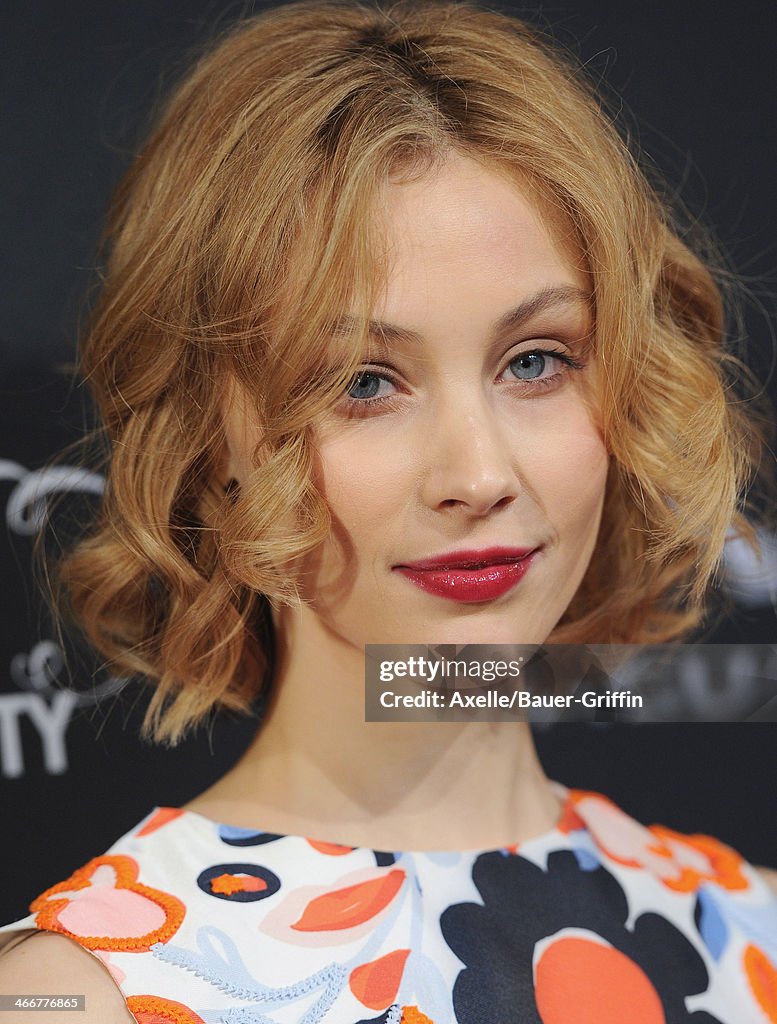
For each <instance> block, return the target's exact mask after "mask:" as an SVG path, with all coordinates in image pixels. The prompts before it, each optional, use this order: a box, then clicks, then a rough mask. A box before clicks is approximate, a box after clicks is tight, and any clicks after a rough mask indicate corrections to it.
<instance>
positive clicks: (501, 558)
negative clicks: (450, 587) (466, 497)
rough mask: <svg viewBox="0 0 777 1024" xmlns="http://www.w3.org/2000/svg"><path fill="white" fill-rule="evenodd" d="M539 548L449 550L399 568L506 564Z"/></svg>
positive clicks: (473, 566)
mask: <svg viewBox="0 0 777 1024" xmlns="http://www.w3.org/2000/svg"><path fill="white" fill-rule="evenodd" d="M536 550H537V548H536V547H534V548H505V547H495V548H482V549H480V550H479V551H448V552H445V553H443V554H440V555H432V557H431V558H422V559H420V560H419V561H417V562H401V563H400V564H399V565H397V566H395V568H397V569H418V570H421V571H423V570H425V569H480V568H483V567H484V566H486V565H505V564H506V563H508V562H518V561H520V559H522V558H526V557H527V556H528V555H530V554H532V552H534V551H536Z"/></svg>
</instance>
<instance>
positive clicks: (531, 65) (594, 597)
mask: <svg viewBox="0 0 777 1024" xmlns="http://www.w3.org/2000/svg"><path fill="white" fill-rule="evenodd" d="M82 361H83V372H84V374H85V376H86V377H87V379H88V380H89V381H90V385H91V387H92V389H93V391H94V394H95V397H96V399H97V402H98V405H99V408H100V412H101V416H102V420H103V424H104V429H105V437H106V439H107V440H108V441H109V442H110V467H109V473H108V485H107V491H106V497H105V502H104V507H103V511H102V518H101V521H100V523H99V524H98V525H97V527H96V528H95V531H94V532H93V535H92V536H91V537H90V538H89V539H87V540H85V541H83V542H82V543H81V544H80V545H79V546H78V547H77V548H76V549H75V551H74V552H73V553H71V554H70V555H69V556H68V558H67V559H66V560H65V562H64V563H63V565H62V566H61V568H60V578H61V581H62V586H63V593H64V594H65V596H66V598H67V600H68V601H69V603H70V605H71V606H72V609H73V611H74V613H75V614H76V616H77V618H78V619H79V620H80V621H81V622H82V624H83V625H84V628H85V629H86V631H87V633H88V635H89V637H90V639H91V640H92V642H93V644H94V645H95V647H96V648H97V649H99V650H100V651H102V652H103V653H104V654H105V656H106V657H107V658H108V659H109V661H110V664H111V667H112V668H113V669H114V670H116V671H120V672H122V673H126V674H131V673H141V674H143V675H146V676H148V677H149V678H151V679H153V680H155V681H156V688H155V691H154V696H153V697H152V700H151V704H150V706H149V711H148V716H147V720H146V726H147V730H148V732H149V733H150V734H152V735H153V736H155V737H156V738H157V739H158V740H163V741H169V742H176V741H177V740H178V739H179V738H180V737H181V735H182V734H183V733H184V732H185V731H186V729H187V728H189V727H190V726H192V725H193V724H195V723H197V722H198V721H200V720H202V719H203V718H204V717H205V716H206V715H207V714H208V713H209V712H210V711H211V710H212V709H214V708H223V707H227V708H246V707H247V706H248V704H249V702H250V701H251V700H253V699H254V698H255V697H256V695H257V692H258V691H259V689H260V687H262V686H264V688H265V692H266V693H267V695H268V702H267V711H266V714H265V716H264V719H263V722H262V726H261V729H260V732H259V734H258V736H257V738H256V740H255V742H254V743H253V744H252V746H251V747H250V749H249V750H248V752H247V754H246V755H245V756H244V757H243V758H242V759H241V761H240V762H239V763H238V765H237V766H236V767H235V768H234V769H233V770H232V771H230V772H229V773H228V774H227V775H226V776H225V777H224V778H223V779H221V780H220V781H219V782H218V783H216V784H215V785H214V786H213V787H211V789H209V790H207V791H206V792H205V793H203V794H201V795H200V796H199V797H197V798H196V799H194V800H193V801H192V802H191V803H190V804H188V805H187V806H186V807H185V808H183V809H172V808H157V809H155V810H154V811H152V812H151V814H150V815H149V816H148V817H147V818H146V819H145V820H144V821H143V822H141V823H140V824H139V826H138V827H137V828H136V829H133V830H132V832H131V833H129V834H128V835H127V836H125V837H123V838H122V839H120V840H119V841H118V842H117V843H116V844H114V846H113V847H112V848H111V850H110V851H109V852H108V853H107V854H106V855H104V856H101V857H96V858H94V859H93V860H92V861H90V862H89V864H87V865H85V867H84V868H83V869H81V870H80V871H78V872H76V873H75V874H74V875H73V876H71V877H70V878H68V879H66V880H63V881H62V882H61V883H59V884H57V885H55V886H53V887H51V888H50V889H49V890H47V891H46V892H45V893H43V894H42V895H41V896H40V897H39V898H38V899H37V900H36V901H35V902H34V903H33V905H32V907H31V910H32V914H31V917H30V918H28V919H25V920H24V921H22V922H16V923H15V924H14V925H11V926H7V927H6V929H5V930H4V933H3V937H4V938H6V939H10V942H9V943H8V945H9V946H11V948H10V949H9V950H8V951H7V952H6V954H5V956H4V957H3V959H2V960H0V978H3V980H4V984H5V985H6V989H5V991H14V992H29V993H33V992H36V991H38V990H40V987H41V984H44V983H43V982H42V981H41V979H45V987H46V989H47V990H48V991H51V992H54V991H57V992H76V991H77V992H83V993H86V996H87V999H86V1018H85V1019H87V1020H100V1021H114V1020H115V1021H126V1020H131V1019H133V1017H134V1019H135V1020H138V1021H141V1022H145V1024H149V1022H151V1021H176V1022H184V1021H185V1022H192V1021H217V1020H224V1021H252V1022H256V1024H259V1022H261V1024H267V1022H271V1021H272V1022H275V1021H277V1022H282V1021H292V1020H294V1021H297V1020H304V1021H306V1022H314V1021H319V1020H320V1021H327V1022H328V1021H332V1022H335V1021H337V1022H341V1021H342V1022H348V1024H352V1022H355V1021H372V1022H377V1021H381V1022H386V1024H389V1022H390V1024H398V1022H400V1021H404V1022H405V1024H409V1022H427V1021H433V1022H434V1024H442V1022H447V1021H457V1022H465V1021H466V1022H470V1021H471V1022H475V1021H500V1022H501V1021H517V1020H520V1021H522V1022H523V1021H532V1020H537V1021H539V1020H541V1021H543V1022H544V1024H549V1022H554V1024H555V1022H560V1021H570V1020H575V1021H576V1022H579V1021H594V1020H595V1021H597V1022H600V1024H601V1022H603V1021H625V1020H633V1021H637V1020H639V1021H644V1022H647V1021H650V1022H652V1021H662V1020H671V1021H681V1020H689V1021H690V1020H693V1021H695V1022H704V1021H706V1022H711V1021H722V1022H736V1024H740V1022H743V1021H762V1020H764V1019H775V1018H774V1015H773V1014H774V997H773V993H774V990H775V989H774V986H775V983H777V968H776V967H775V963H777V904H776V903H775V901H774V899H773V897H772V896H771V894H770V891H769V889H768V886H767V883H766V881H765V880H764V879H763V878H761V877H760V876H759V874H758V873H757V872H756V870H755V869H753V868H752V867H750V866H749V865H748V864H746V863H744V862H743V861H742V859H741V858H740V857H739V856H738V855H737V854H736V853H734V851H732V850H730V849H728V848H727V847H725V846H723V845H722V844H720V843H718V842H716V841H715V840H712V839H709V838H707V837H700V836H694V837H684V836H680V835H678V834H676V833H673V832H671V831H670V830H668V829H661V828H658V827H652V828H651V829H650V830H648V829H645V828H643V827H642V826H640V825H638V824H637V823H636V822H634V821H632V820H631V819H629V818H627V817H626V815H624V814H623V813H622V812H620V811H619V810H618V809H617V808H616V807H615V806H614V805H612V804H611V803H610V802H609V801H608V800H607V799H606V798H604V797H600V796H597V795H596V794H590V793H585V792H582V791H567V790H564V789H563V788H562V787H559V786H556V785H554V784H553V783H552V782H550V781H549V780H548V779H547V778H546V777H545V776H544V774H543V772H542V770H541V768H540V766H539V763H538V761H537V758H536V755H535V752H534V748H533V746H532V742H531V735H530V732H529V730H528V727H527V726H526V725H525V724H516V723H487V724H484V723H479V722H469V723H457V724H453V723H451V722H444V721H443V722H439V723H426V724H424V725H422V726H421V725H419V724H418V723H373V722H365V720H364V703H363V701H364V690H363V675H364V645H365V644H367V643H372V642H380V643H387V644H392V643H397V644H399V643H414V644H418V643H421V644H425V643H436V644H440V643H447V644H471V643H487V644H499V643H511V644H512V643H525V644H538V643H543V642H544V641H546V640H548V639H550V640H551V641H554V642H570V643H573V642H579V641H587V642H591V641H597V642H605V643H606V642H655V641H664V640H670V639H675V638H679V637H682V636H685V635H687V634H688V632H689V630H691V629H692V628H693V627H694V626H695V625H696V624H697V623H698V622H699V621H700V618H701V615H702V613H703V608H704V598H705V594H706V592H707V588H708V585H709V581H710V579H711V577H712V574H713V572H714V571H715V567H716V565H717V563H718V560H719V557H720V553H721V549H722V545H723V540H724V536H725V534H726V531H727V530H728V529H729V527H730V525H731V524H732V522H733V523H734V524H735V526H736V527H737V528H738V529H740V531H742V532H745V533H746V532H747V526H746V524H745V521H744V519H743V518H742V516H741V502H742V495H743V493H744V490H745V487H746V485H747V483H748V482H749V480H750V476H751V468H752V466H753V465H754V463H755V459H756V457H757V450H758V443H757V438H756V437H755V436H754V433H753V430H752V428H751V427H749V426H748V424H747V422H746V419H745V414H744V413H743V412H742V411H741V406H739V405H738V404H736V403H735V402H733V401H732V400H731V399H730V398H729V397H728V396H729V394H730V391H729V390H728V376H727V375H728V373H729V371H730V369H731V367H732V366H733V362H732V361H731V359H730V357H728V356H727V355H726V354H725V352H724V350H723V347H722V310H721V301H720V296H719V293H718V290H717V288H716V286H715V284H714V281H713V278H712V276H711V274H710V272H709V271H708V270H707V269H706V268H705V266H704V265H703V263H702V262H701V261H700V260H699V259H698V258H697V257H696V256H694V255H693V254H692V253H691V252H690V251H689V249H688V248H687V247H686V246H685V244H684V243H683V242H682V240H681V239H680V238H679V237H678V235H677V234H676V233H675V231H674V230H673V229H672V227H671V225H670V223H669V221H668V218H667V214H666V212H665V211H664V210H663V209H662V207H661V205H660V203H659V201H658V199H657V197H656V196H655V195H654V193H653V192H652V191H651V189H650V188H649V186H648V185H647V183H646V182H645V180H644V179H643V177H642V176H641V174H640V172H639V171H638V170H637V169H636V166H635V165H634V163H633V161H632V160H631V158H630V157H629V155H628V153H627V151H626V149H625V148H624V146H623V144H622V143H621V142H620V140H619V139H618V137H617V136H616V134H615V133H614V132H613V130H612V128H611V126H610V124H609V122H608V120H607V119H606V117H604V116H603V115H602V114H601V112H600V111H599V108H598V106H597V104H596V102H595V100H594V98H593V97H592V95H591V94H590V93H589V91H588V89H587V87H586V86H585V84H584V83H583V82H582V81H581V79H580V75H579V72H578V71H577V70H576V69H573V68H572V67H571V66H570V65H568V64H567V63H566V62H565V60H564V59H563V58H561V57H559V56H558V55H556V54H554V53H552V52H550V51H549V50H548V49H547V48H546V46H545V44H544V43H542V42H541V41H539V40H538V39H536V38H535V37H534V36H533V35H532V33H531V32H530V31H529V30H528V29H527V28H526V27H525V26H523V25H522V24H521V23H519V22H517V21H515V20H513V19H511V18H508V17H506V16H503V15H499V14H496V13H494V12H487V11H483V10H479V9H478V8H476V7H474V6H470V5H468V4H458V5H453V4H449V3H445V2H443V3H438V2H433V3H428V4H423V5H420V6H418V7H414V6H400V5H395V6H392V7H391V8H389V9H387V10H383V11H381V10H376V9H373V8H370V7H362V6H360V5H353V4H338V3H329V2H327V3H293V4H290V5H288V6H286V7H283V8H280V9H277V10H271V11H268V12H266V13H264V14H262V15H261V16H259V17H258V18H255V19H253V20H251V21H248V22H246V23H244V24H242V25H240V26H239V27H238V28H237V29H236V30H235V31H234V32H232V33H231V34H230V35H229V36H228V37H227V38H225V39H224V40H223V41H222V43H221V44H220V45H219V46H218V47H217V48H216V49H214V51H213V52H212V53H211V54H210V55H208V56H206V57H205V58H204V59H203V60H202V61H201V62H200V64H199V65H198V66H197V67H196V68H195V69H194V71H193V72H192V73H191V75H190V76H189V77H188V78H187V79H186V80H185V81H184V82H183V83H182V84H181V86H180V87H179V88H178V90H177V92H176V93H175V95H174V96H173V98H172V100H171V102H170V104H169V106H168V108H167V110H166V111H165V113H164V116H163V117H162V119H161V121H160V123H159V126H158V127H157V129H156V131H155V132H154V134H153V135H152V137H151V139H150V140H149V143H148V145H147V146H146V148H145V149H144V151H143V153H142V154H141V156H140V157H139V158H138V159H137V161H136V163H135V165H134V166H133V168H132V170H131V171H130V173H129V174H128V176H127V178H126V179H125V181H124V183H123V185H122V187H121V190H120V192H119V195H118V197H117V201H116V205H115V208H114V211H113V215H112V222H111V229H110V259H109V266H108V270H107V277H106V282H105V288H104V291H103V294H102V297H101V300H100V305H99V308H98V309H97V311H96V314H95V317H94V320H93V323H92V326H91V330H90V333H89V336H88V338H87V339H86V342H85V345H84V349H83V356H82ZM237 848H239V849H237ZM462 851H463V852H462ZM24 929H37V931H27V932H25V931H24ZM41 932H47V933H48V934H41ZM57 932H59V933H61V934H59V935H57V934H51V933H57ZM33 938H34V941H32V939H33ZM20 940H21V941H20ZM73 940H75V941H73ZM79 947H81V948H79ZM85 950H87V951H90V952H91V953H92V954H93V956H91V957H90V956H88V955H87V953H86V952H85ZM98 961H102V962H101V963H100V962H98ZM10 985H12V988H9V987H8V986H10ZM23 1012H25V1013H26V1012H27V1011H23ZM50 1012H53V1013H54V1016H53V1017H52V1016H48V1017H47V1018H46V1019H47V1020H53V1019H56V1013H55V1012H54V1011H50ZM769 1014H772V1017H771V1018H770V1017H769ZM764 1015H766V1016H764ZM11 1019H14V1018H13V1015H12V1016H11ZM23 1019H24V1020H28V1019H29V1018H27V1017H24V1018H23ZM67 1019H68V1020H69V1019H70V1018H67ZM82 1019H83V1018H82Z"/></svg>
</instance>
